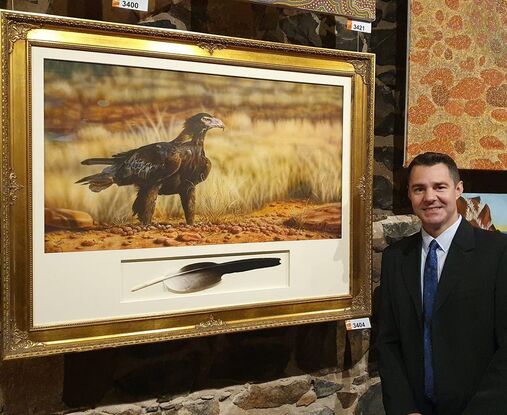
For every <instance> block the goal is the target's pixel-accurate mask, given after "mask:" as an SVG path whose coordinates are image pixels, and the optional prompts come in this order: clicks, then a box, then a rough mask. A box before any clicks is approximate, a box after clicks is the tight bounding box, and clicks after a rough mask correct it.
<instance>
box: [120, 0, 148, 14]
mask: <svg viewBox="0 0 507 415" xmlns="http://www.w3.org/2000/svg"><path fill="white" fill-rule="evenodd" d="M113 7H119V8H121V9H130V10H139V11H142V12H146V11H148V0H135V1H128V0H113Z"/></svg>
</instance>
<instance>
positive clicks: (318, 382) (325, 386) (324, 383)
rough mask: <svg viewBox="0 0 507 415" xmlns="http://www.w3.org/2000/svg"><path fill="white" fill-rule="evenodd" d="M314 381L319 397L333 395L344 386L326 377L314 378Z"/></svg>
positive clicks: (314, 387)
mask: <svg viewBox="0 0 507 415" xmlns="http://www.w3.org/2000/svg"><path fill="white" fill-rule="evenodd" d="M312 383H313V389H314V390H315V394H316V395H317V398H324V397H326V396H329V395H332V394H333V393H335V392H337V391H339V390H340V389H341V388H343V385H340V384H339V383H335V382H331V381H329V380H325V379H318V378H314V379H313V381H312Z"/></svg>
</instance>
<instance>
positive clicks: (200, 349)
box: [0, 0, 417, 415]
mask: <svg viewBox="0 0 507 415" xmlns="http://www.w3.org/2000/svg"><path fill="white" fill-rule="evenodd" d="M74 3H76V4H77V3H80V4H81V6H80V7H81V8H84V9H83V10H81V9H79V10H78V9H77V8H76V7H77V6H76V7H74V6H72V7H71V8H69V10H68V12H69V14H72V15H73V16H84V17H86V16H102V18H104V19H107V20H112V21H129V22H131V21H132V20H135V19H141V20H142V24H145V25H153V26H160V27H168V28H177V29H186V30H192V31H198V32H206V33H213V34H222V35H228V36H236V37H246V38H254V39H262V40H270V41H278V42H286V43H293V44H303V45H310V46H318V47H325V48H336V49H345V50H359V51H371V52H375V53H376V54H377V64H378V66H377V84H376V118H375V124H376V128H375V171H374V175H375V177H374V201H373V203H374V208H375V215H374V216H375V217H374V254H373V261H374V267H373V268H374V275H373V282H374V288H376V287H377V286H378V281H379V270H380V255H381V254H380V252H381V251H382V250H383V249H384V248H385V246H386V245H387V244H388V243H390V242H391V241H392V240H395V239H398V238H399V237H401V236H402V235H405V234H409V233H411V232H413V231H415V229H417V221H415V220H414V219H413V218H412V217H411V216H406V217H405V216H402V217H393V216H392V214H393V210H395V211H396V210H398V209H399V206H402V207H403V202H399V201H400V200H401V201H402V200H403V199H402V198H401V197H399V189H402V188H403V184H402V182H403V181H402V179H400V177H401V176H402V174H401V157H402V156H401V155H402V141H403V140H402V134H403V117H402V114H403V105H402V104H403V98H404V97H403V93H402V91H403V90H404V76H405V74H404V69H405V64H404V59H405V52H404V46H403V45H404V41H405V31H404V30H405V29H404V28H405V23H404V10H403V7H405V6H404V5H403V4H404V3H405V2H402V1H401V0H388V1H384V0H378V2H377V7H378V10H377V21H376V22H375V23H374V30H373V33H372V34H371V35H363V34H357V33H356V32H351V31H348V30H346V28H345V23H346V21H345V19H343V18H339V17H334V16H328V15H321V14H315V13H307V12H301V11H295V10H292V9H283V8H276V7H271V6H269V7H268V6H264V5H258V4H251V3H247V2H240V1H229V0H228V1H223V0H192V1H190V0H182V1H181V0H173V1H167V0H164V1H163V2H157V13H156V14H155V15H153V16H147V15H138V14H135V13H130V12H125V11H121V10H113V9H111V8H110V6H109V5H110V2H109V3H108V5H106V3H107V2H104V3H101V2H100V1H89V2H86V3H84V2H83V3H81V2H73V4H74ZM159 3H160V4H159ZM52 4H53V5H55V7H56V5H57V4H58V2H56V1H54V2H52ZM83 4H86V6H84V5H83ZM69 5H70V3H69ZM158 6H160V7H158ZM92 7H95V8H93V9H90V8H92ZM71 9H72V10H71ZM49 11H50V12H51V11H53V12H54V13H58V11H57V10H56V9H53V10H51V9H50V10H49ZM373 320H374V318H373ZM373 333H374V330H373ZM371 335H372V334H371V333H370V331H369V330H363V331H354V332H348V333H347V332H346V331H345V327H344V324H343V322H338V323H335V322H330V323H322V324H312V325H303V326H294V327H286V328H278V329H269V330H259V331H253V332H245V333H236V334H228V335H218V336H211V337H203V338H198V339H191V340H181V341H172V342H164V343H157V344H151V345H140V346H132V347H123V348H118V349H109V350H102V351H94V352H86V353H76V354H66V355H64V356H55V357H49V358H37V359H30V360H22V361H12V362H4V363H2V364H1V367H0V400H2V407H3V412H0V414H1V413H4V414H8V415H23V414H30V415H43V414H57V413H59V414H63V413H74V414H96V415H98V414H122V415H138V414H146V413H154V414H164V415H173V414H177V415H184V414H186V415H188V414H218V413H220V414H233V415H234V414H255V415H258V414H260V415H263V414H266V415H267V414H270V415H276V414H313V415H317V414H322V415H329V414H356V415H377V414H379V415H380V414H382V413H383V410H382V409H381V404H380V385H379V379H378V376H377V372H376V369H375V358H374V356H373V354H372V353H370V352H369V348H370V341H371V339H370V336H371ZM267 402H269V403H270V405H272V407H270V408H266V407H265V406H263V405H266V404H267Z"/></svg>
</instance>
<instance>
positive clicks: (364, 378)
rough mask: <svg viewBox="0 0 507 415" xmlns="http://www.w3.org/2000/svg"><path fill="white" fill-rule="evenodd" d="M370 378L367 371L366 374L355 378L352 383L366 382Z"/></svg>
mask: <svg viewBox="0 0 507 415" xmlns="http://www.w3.org/2000/svg"><path fill="white" fill-rule="evenodd" d="M368 379H369V376H368V374H367V373H365V374H364V375H361V376H358V377H357V378H355V379H354V380H353V381H352V384H353V385H356V386H358V385H362V384H363V383H365V382H366V381H367V380H368Z"/></svg>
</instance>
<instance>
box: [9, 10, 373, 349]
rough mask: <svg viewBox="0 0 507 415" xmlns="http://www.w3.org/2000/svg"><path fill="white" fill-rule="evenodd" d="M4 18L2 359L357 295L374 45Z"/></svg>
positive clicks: (138, 338) (365, 279)
mask: <svg viewBox="0 0 507 415" xmlns="http://www.w3.org/2000/svg"><path fill="white" fill-rule="evenodd" d="M1 33H2V39H1V48H2V49H1V53H2V118H1V119H2V159H1V160H2V162H1V163H2V164H1V172H2V175H1V178H2V182H1V189H2V203H1V214H2V221H1V226H2V229H1V231H2V232H1V234H2V239H1V248H2V250H1V252H2V298H3V306H4V314H3V321H2V325H3V356H4V358H7V359H9V358H16V357H25V356H38V355H48V354H53V353H61V352H67V351H80V350H91V349H96V348H102V347H114V346H121V345H126V344H138V343H145V342H155V341H161V340H168V339H176V338H185V337H192V336H202V335H211V334H215V333H223V332H235V331H239V330H252V329H258V328H266V327H276V326H282V325H291V324H302V323H310V322H318V321H327V320H336V319H345V318H352V317H356V316H358V317H359V316H365V315H368V314H369V313H370V311H371V299H370V248H371V220H370V218H371V181H372V148H373V141H372V140H373V137H372V135H373V129H372V123H373V121H372V120H373V93H372V90H373V85H374V77H373V76H374V74H373V68H374V58H373V55H370V54H359V53H350V52H339V51H332V50H323V49H322V50H321V49H314V48H308V47H300V46H289V45H281V44H274V43H267V42H257V41H249V40H248V41H247V40H241V39H232V38H225V37H218V36H210V35H202V34H191V33H186V32H179V31H167V30H160V29H150V28H140V27H137V26H127V25H111V24H104V23H100V22H87V21H81V20H74V19H65V18H55V17H46V16H35V15H29V14H22V13H14V12H3V13H2V15H1Z"/></svg>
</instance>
